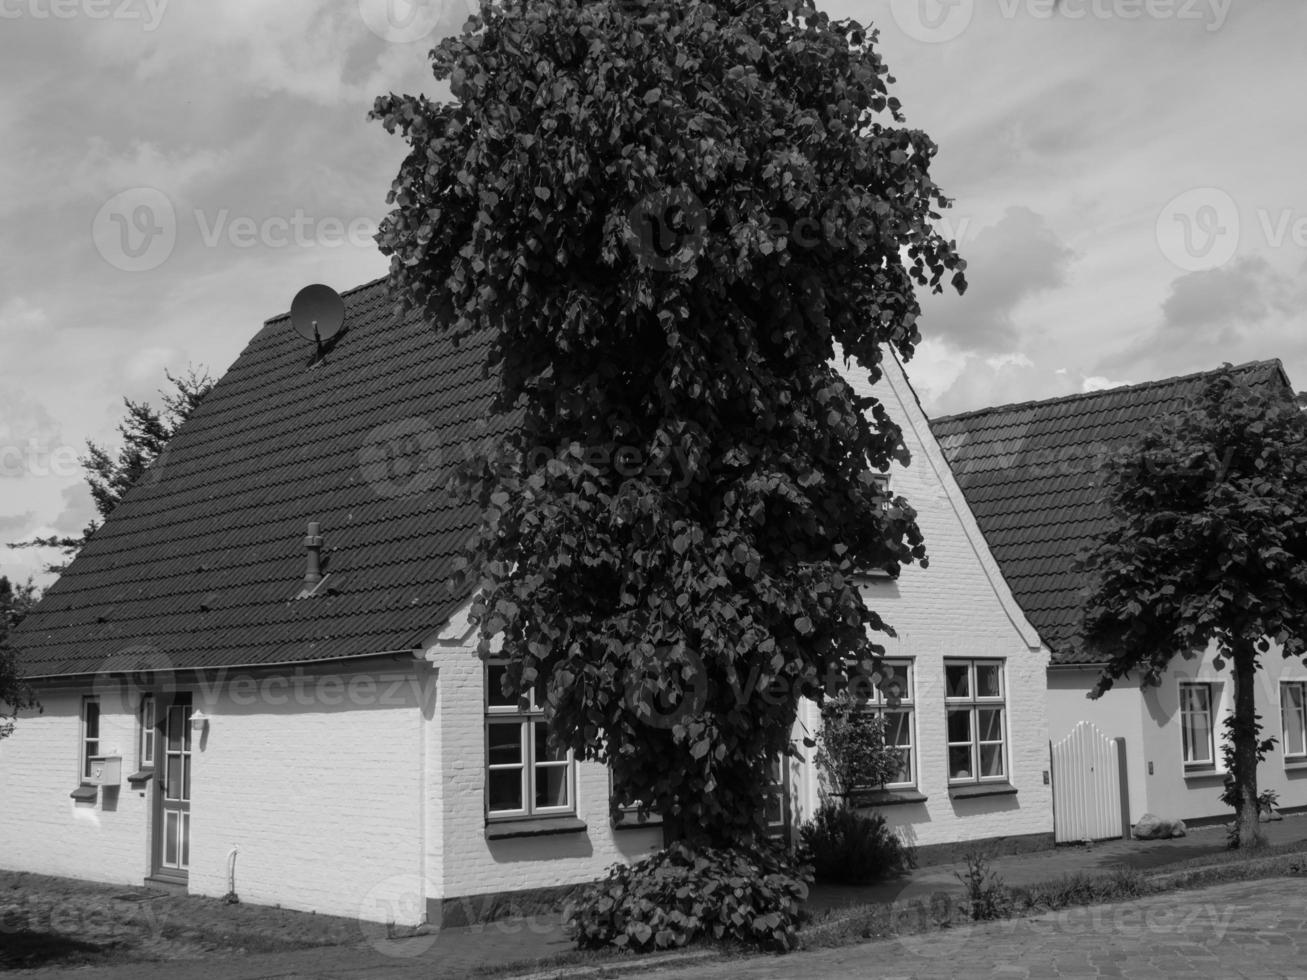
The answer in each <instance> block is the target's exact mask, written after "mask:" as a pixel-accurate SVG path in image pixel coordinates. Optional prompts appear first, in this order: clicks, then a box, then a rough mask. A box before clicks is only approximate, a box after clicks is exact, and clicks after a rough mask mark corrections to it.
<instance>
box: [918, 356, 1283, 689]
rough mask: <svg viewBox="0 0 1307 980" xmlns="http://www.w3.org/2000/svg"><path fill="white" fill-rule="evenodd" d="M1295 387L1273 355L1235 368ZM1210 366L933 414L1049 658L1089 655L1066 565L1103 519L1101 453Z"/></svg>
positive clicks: (1077, 579) (1193, 390) (1077, 588)
mask: <svg viewBox="0 0 1307 980" xmlns="http://www.w3.org/2000/svg"><path fill="white" fill-rule="evenodd" d="M1236 370H1237V371H1238V372H1239V373H1240V374H1241V375H1243V376H1244V377H1245V379H1246V380H1248V381H1249V382H1250V383H1252V384H1254V385H1272V386H1283V387H1284V388H1285V390H1286V391H1288V392H1290V393H1291V392H1292V389H1291V388H1290V387H1289V381H1288V379H1287V378H1286V377H1285V374H1284V369H1283V368H1282V367H1281V366H1280V362H1279V361H1260V362H1256V363H1252V364H1244V365H1241V366H1240V367H1238V368H1237V369H1236ZM1215 373H1216V372H1213V371H1207V372H1202V373H1199V374H1191V375H1187V376H1185V377H1180V378H1170V379H1168V380H1165V381H1152V382H1148V383H1146V384H1139V385H1131V386H1128V387H1122V388H1109V389H1107V390H1104V391H1094V392H1089V393H1086V394H1079V395H1070V396H1067V397H1065V398H1053V399H1049V400H1048V401H1041V402H1025V403H1022V404H1019V405H1002V406H998V407H996V408H986V409H981V410H979V411H976V412H967V413H964V414H960V415H951V416H948V417H946V418H939V419H935V420H934V421H932V422H931V429H932V430H933V431H934V433H935V437H936V439H938V441H939V444H940V448H941V449H942V450H943V452H944V456H945V458H946V459H947V460H948V462H949V465H950V467H951V468H952V470H953V474H954V476H955V477H956V478H957V481H958V485H959V486H961V488H962V492H963V494H964V495H965V496H966V498H967V503H968V504H969V505H970V506H971V510H972V512H973V513H974V514H975V516H976V521H977V523H978V524H979V525H980V529H981V531H983V532H984V535H985V539H986V540H987V541H988V542H989V547H990V550H991V551H992V552H993V554H994V558H995V560H997V561H998V564H999V567H1000V568H1001V569H1002V572H1003V577H1004V578H1005V579H1006V580H1007V583H1008V585H1009V587H1010V588H1011V589H1012V592H1013V594H1014V595H1015V596H1016V598H1017V601H1018V602H1019V603H1020V604H1021V608H1022V609H1024V610H1025V612H1026V615H1027V616H1028V617H1030V621H1031V622H1032V623H1033V624H1034V625H1035V628H1036V629H1037V630H1039V633H1040V636H1042V637H1043V639H1044V642H1045V643H1047V644H1048V646H1049V648H1050V649H1051V651H1052V663H1054V664H1071V663H1095V662H1100V661H1101V657H1098V656H1096V655H1095V654H1094V653H1092V652H1088V651H1085V650H1083V649H1082V648H1081V645H1080V643H1079V640H1078V635H1077V634H1078V624H1079V616H1080V606H1081V602H1082V600H1083V589H1084V588H1085V585H1086V583H1085V581H1084V578H1083V576H1080V575H1077V574H1076V573H1075V572H1073V571H1072V570H1071V565H1072V562H1073V560H1074V559H1075V556H1076V554H1077V553H1078V552H1079V551H1080V549H1081V548H1082V547H1083V546H1085V545H1087V544H1088V543H1089V542H1091V541H1092V540H1093V539H1094V538H1095V537H1097V535H1098V534H1099V533H1101V531H1102V530H1103V529H1104V527H1105V526H1106V523H1107V519H1108V512H1107V505H1106V503H1105V501H1104V490H1103V488H1102V486H1101V485H1100V481H1099V480H1098V473H1099V470H1100V467H1101V465H1102V463H1103V461H1104V459H1105V457H1106V456H1108V455H1110V454H1111V453H1113V452H1115V451H1116V450H1117V449H1118V448H1120V447H1121V446H1122V445H1123V444H1125V443H1126V442H1128V441H1129V440H1130V439H1132V438H1134V437H1135V436H1137V435H1138V434H1140V433H1141V432H1142V431H1143V430H1144V429H1146V428H1147V427H1148V426H1149V425H1150V424H1151V423H1152V422H1154V421H1156V420H1157V419H1158V418H1159V417H1160V416H1163V415H1166V414H1168V413H1171V412H1174V411H1177V410H1178V409H1180V408H1182V407H1183V406H1184V404H1185V403H1186V401H1188V400H1189V399H1191V398H1193V397H1195V396H1196V395H1198V394H1200V393H1201V392H1202V390H1203V387H1204V385H1205V384H1206V382H1207V381H1208V379H1210V378H1211V377H1212V375H1213V374H1215Z"/></svg>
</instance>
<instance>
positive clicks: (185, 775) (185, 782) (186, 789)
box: [182, 755, 191, 800]
mask: <svg viewBox="0 0 1307 980" xmlns="http://www.w3.org/2000/svg"><path fill="white" fill-rule="evenodd" d="M190 798H191V757H190V756H189V755H187V756H183V757H182V799H183V800H189V799H190Z"/></svg>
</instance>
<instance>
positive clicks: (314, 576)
mask: <svg viewBox="0 0 1307 980" xmlns="http://www.w3.org/2000/svg"><path fill="white" fill-rule="evenodd" d="M321 530H322V526H321V525H320V524H319V523H318V522H317V521H309V534H308V537H306V538H305V539H304V548H305V550H306V551H307V552H308V567H307V568H306V569H305V571H304V590H305V591H306V592H311V591H313V589H315V588H316V587H317V585H318V583H319V582H321V581H322V535H321V534H320V533H319V532H320V531H321Z"/></svg>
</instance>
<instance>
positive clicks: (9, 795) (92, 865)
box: [0, 685, 149, 885]
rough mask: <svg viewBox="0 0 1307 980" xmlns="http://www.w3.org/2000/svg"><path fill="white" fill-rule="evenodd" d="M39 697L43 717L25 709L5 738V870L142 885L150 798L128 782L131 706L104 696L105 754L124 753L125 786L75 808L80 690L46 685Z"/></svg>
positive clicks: (0, 752)
mask: <svg viewBox="0 0 1307 980" xmlns="http://www.w3.org/2000/svg"><path fill="white" fill-rule="evenodd" d="M89 692H90V687H89V685H88V687H87V688H86V693H89ZM37 693H38V696H39V698H40V700H41V704H42V705H43V707H44V709H45V710H44V712H43V713H42V714H35V713H32V712H23V713H22V714H21V715H20V716H19V718H18V723H17V726H16V727H15V729H14V732H13V734H12V735H11V736H10V737H9V738H6V739H2V740H0V867H3V868H5V869H8V870H14V871H31V872H35V873H38V874H47V875H63V876H66V877H70V878H86V879H89V880H91V881H103V882H109V883H112V884H134V885H139V884H140V883H141V879H143V878H144V877H145V875H146V873H147V872H146V865H147V860H148V847H149V843H148V842H149V838H148V826H149V822H148V821H149V806H148V804H149V795H148V793H144V792H137V791H135V790H133V789H132V788H131V787H130V786H128V785H127V782H126V777H127V776H128V774H130V773H132V772H134V771H135V769H136V762H137V758H136V756H137V749H136V717H135V713H134V706H128V705H125V704H123V699H122V698H118V697H114V696H112V694H111V693H110V692H108V691H106V692H105V693H104V694H103V695H102V697H101V716H100V752H101V754H104V755H111V754H121V755H122V757H123V784H122V785H121V786H120V787H119V788H118V790H117V791H116V792H115V791H114V790H106V789H103V788H102V789H101V790H100V791H99V792H98V794H97V796H96V799H95V802H94V803H75V802H73V800H71V799H70V798H69V796H68V794H69V793H71V792H72V791H73V790H74V789H76V788H77V786H78V785H79V784H80V783H81V771H80V758H81V756H80V751H81V700H82V699H81V692H79V691H76V690H74V689H72V688H69V687H67V686H62V687H59V688H52V687H50V686H48V685H46V686H41V687H39V688H38V689H37Z"/></svg>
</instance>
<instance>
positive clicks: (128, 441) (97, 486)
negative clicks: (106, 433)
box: [9, 368, 214, 573]
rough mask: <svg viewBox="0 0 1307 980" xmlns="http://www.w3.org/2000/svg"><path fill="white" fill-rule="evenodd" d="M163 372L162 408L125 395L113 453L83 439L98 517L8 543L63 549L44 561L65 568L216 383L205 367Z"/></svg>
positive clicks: (49, 568) (85, 468) (50, 568)
mask: <svg viewBox="0 0 1307 980" xmlns="http://www.w3.org/2000/svg"><path fill="white" fill-rule="evenodd" d="M164 375H165V377H167V379H168V382H169V384H171V385H172V388H171V390H166V391H160V392H159V396H160V399H161V401H162V408H156V407H155V406H153V405H151V404H150V403H149V402H134V401H132V400H131V399H130V398H124V399H123V404H124V405H125V406H126V408H127V414H126V415H125V416H124V417H123V420H122V421H121V422H119V423H118V434H119V435H120V436H121V437H122V444H121V445H120V446H119V447H118V449H117V450H116V451H114V450H112V449H110V448H108V447H107V446H101V445H99V444H98V443H95V442H93V441H92V440H90V439H88V440H86V455H85V456H83V457H81V459H80V460H79V462H80V463H81V464H82V469H83V471H84V472H85V473H86V482H87V485H88V486H89V487H90V488H91V499H92V500H93V501H94V503H95V510H96V512H97V513H98V514H99V520H92V521H91V522H90V523H89V524H88V525H87V526H86V528H85V529H84V530H83V531H82V533H81V534H80V535H78V536H76V537H72V536H59V535H53V536H49V537H40V538H33V539H31V540H28V541H18V542H14V543H12V544H10V545H9V547H11V548H58V549H60V551H61V552H62V555H61V560H60V561H58V562H55V563H52V564H49V565H47V566H46V569H45V570H46V571H47V572H54V573H58V572H62V571H63V570H64V569H65V568H67V567H68V564H69V563H70V562H71V561H72V560H73V558H75V557H76V556H77V552H78V551H80V550H81V548H82V546H83V545H84V544H86V541H87V539H88V538H90V536H91V535H92V534H93V533H94V532H95V530H96V528H98V527H99V526H100V523H101V522H102V521H104V520H105V519H106V518H107V517H108V516H109V514H110V512H112V511H113V509H114V508H115V507H117V506H118V501H120V500H122V498H123V494H125V493H126V492H127V491H128V490H130V489H131V488H132V487H133V486H135V484H136V483H137V482H139V481H140V480H141V478H142V477H144V476H145V474H146V471H147V470H148V469H149V468H150V465H151V464H152V463H154V462H155V460H157V459H158V458H159V457H160V456H162V455H163V453H164V452H165V451H166V450H167V447H168V441H169V440H170V439H171V438H172V437H173V435H174V434H175V433H176V431H177V429H178V428H179V427H180V426H181V424H182V423H183V422H185V421H186V420H187V419H188V418H190V417H191V414H192V413H193V412H194V411H195V409H196V408H198V407H199V404H200V402H201V401H202V400H203V398H204V396H205V395H207V394H208V393H209V391H210V390H211V389H212V388H213V385H214V379H213V378H212V377H210V375H209V372H208V371H207V370H206V369H203V368H201V369H199V370H197V369H195V368H188V369H187V371H186V373H185V374H182V375H173V374H171V373H170V372H167V371H165V372H164Z"/></svg>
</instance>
